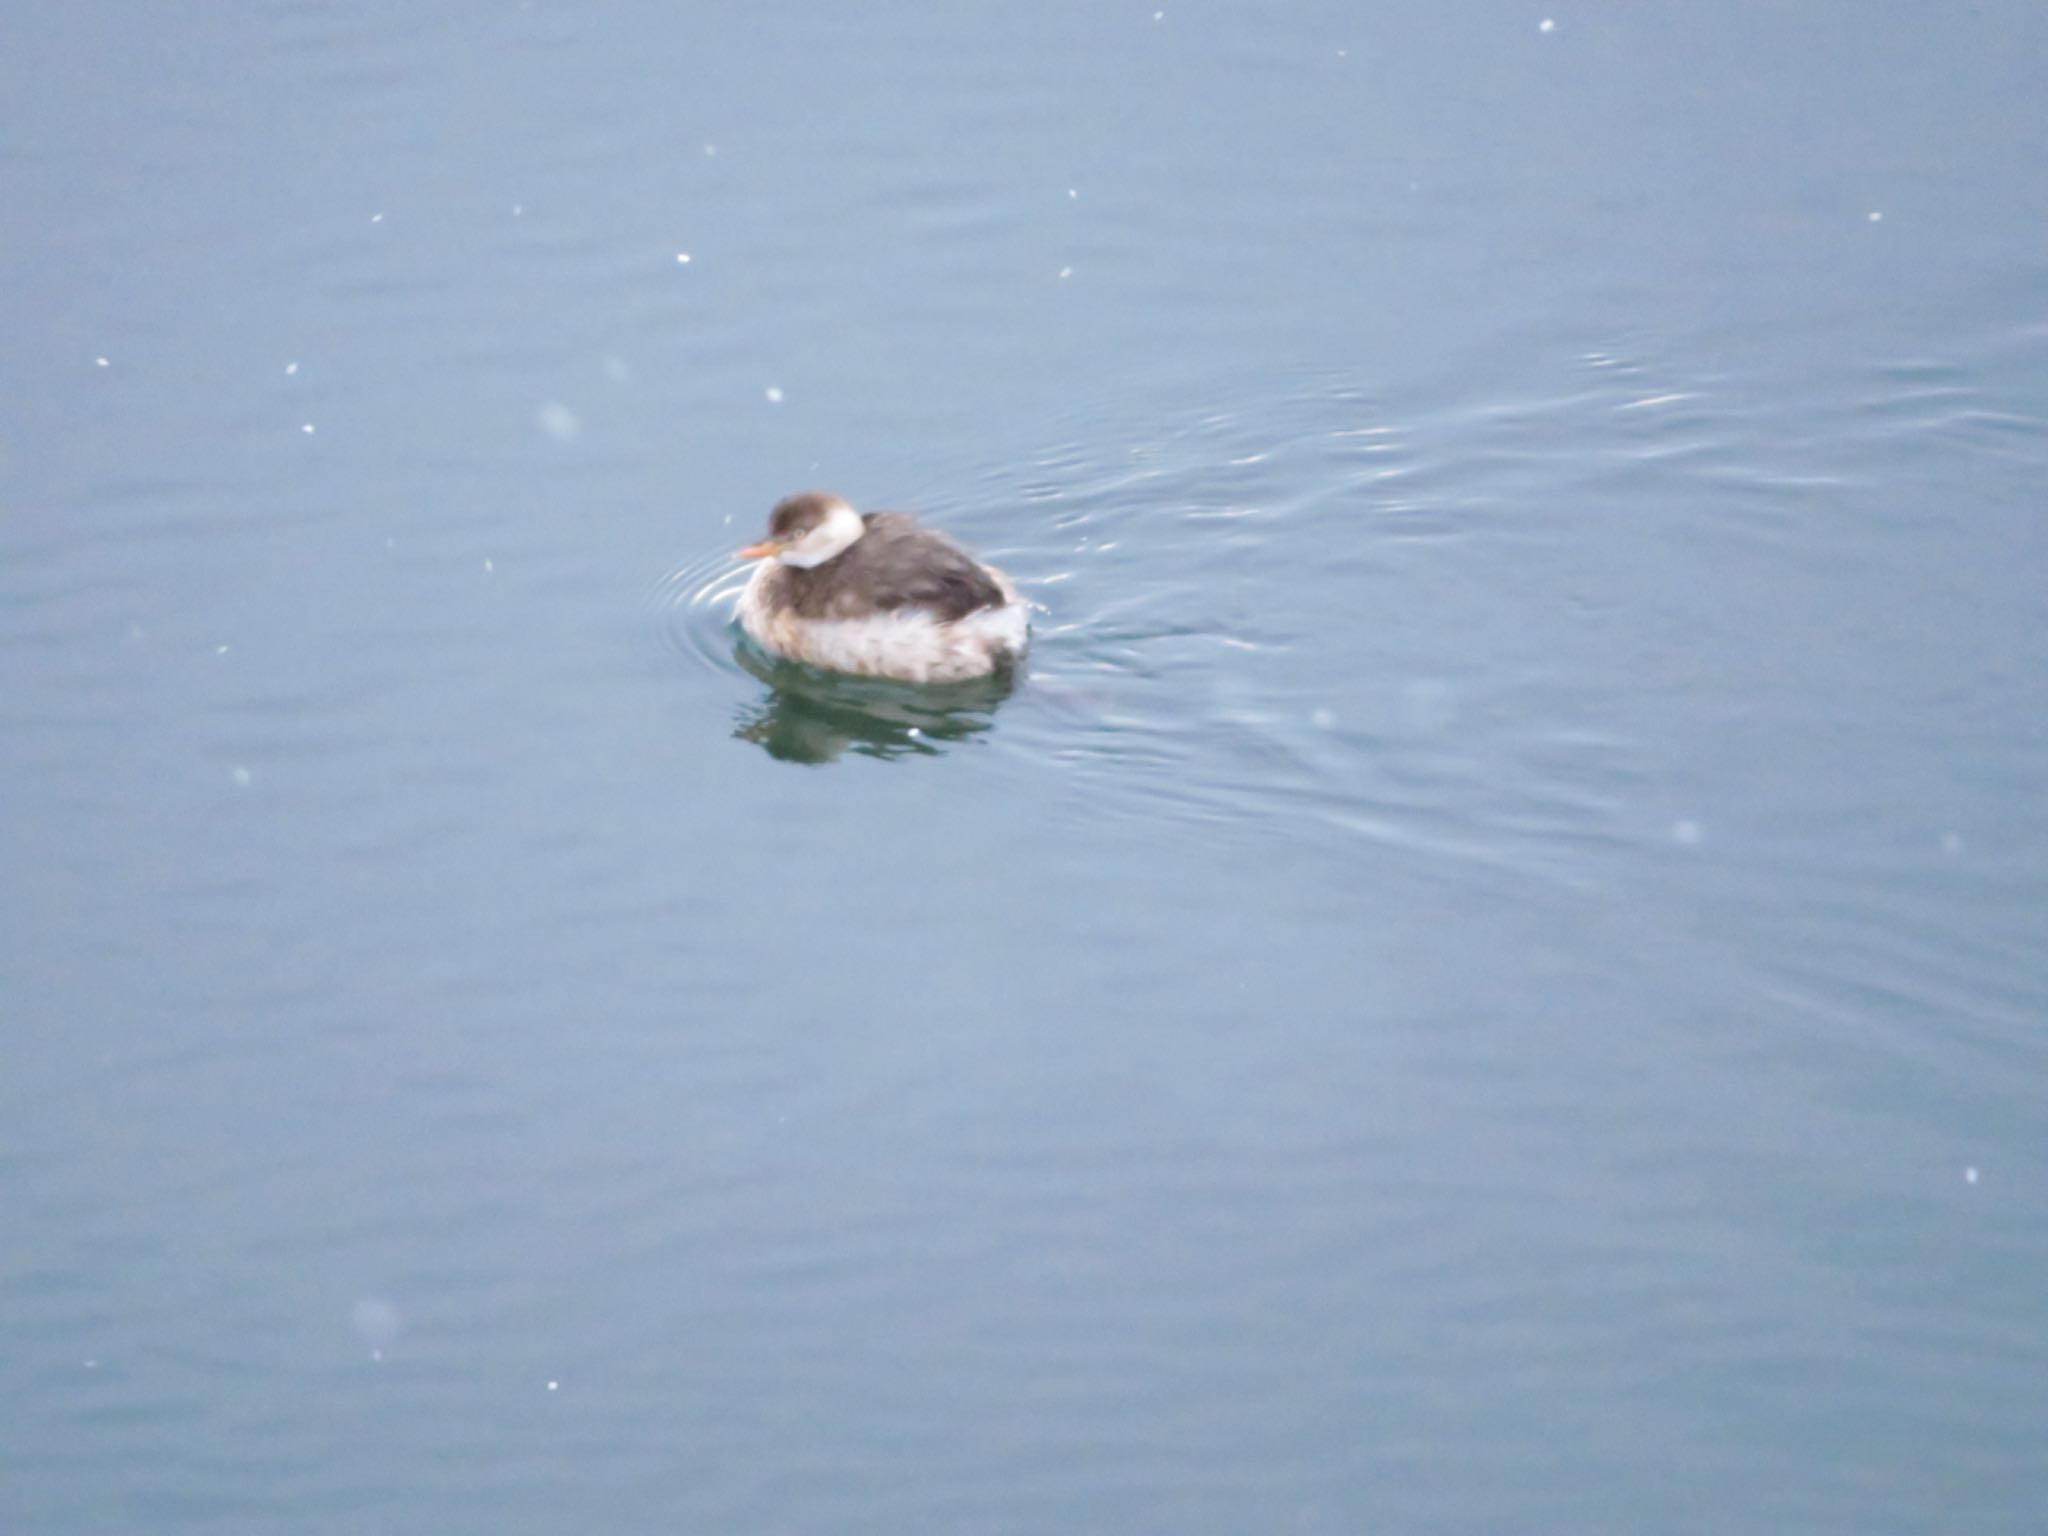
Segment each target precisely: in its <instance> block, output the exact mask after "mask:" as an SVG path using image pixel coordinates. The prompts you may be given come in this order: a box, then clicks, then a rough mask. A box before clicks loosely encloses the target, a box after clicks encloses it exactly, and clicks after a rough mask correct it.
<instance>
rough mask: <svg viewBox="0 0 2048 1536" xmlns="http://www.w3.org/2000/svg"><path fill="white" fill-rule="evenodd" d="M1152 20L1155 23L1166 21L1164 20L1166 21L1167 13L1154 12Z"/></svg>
mask: <svg viewBox="0 0 2048 1536" xmlns="http://www.w3.org/2000/svg"><path fill="white" fill-rule="evenodd" d="M1152 19H1153V20H1154V21H1164V20H1166V12H1164V11H1154V12H1153V13H1152Z"/></svg>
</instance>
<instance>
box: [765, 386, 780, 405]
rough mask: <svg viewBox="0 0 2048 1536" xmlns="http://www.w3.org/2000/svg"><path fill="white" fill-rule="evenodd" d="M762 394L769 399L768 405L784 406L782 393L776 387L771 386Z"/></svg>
mask: <svg viewBox="0 0 2048 1536" xmlns="http://www.w3.org/2000/svg"><path fill="white" fill-rule="evenodd" d="M762 393H763V394H765V395H766V396H767V397H768V403H769V404H770V405H780V404H782V391H781V390H780V389H778V388H777V387H776V386H775V385H773V384H770V385H769V386H768V387H767V388H766V389H765V390H763V391H762Z"/></svg>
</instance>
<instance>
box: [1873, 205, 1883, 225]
mask: <svg viewBox="0 0 2048 1536" xmlns="http://www.w3.org/2000/svg"><path fill="white" fill-rule="evenodd" d="M1870 222H1871V223H1873V224H1882V223H1883V222H1884V210H1883V209H1882V208H1873V209H1871V210H1870Z"/></svg>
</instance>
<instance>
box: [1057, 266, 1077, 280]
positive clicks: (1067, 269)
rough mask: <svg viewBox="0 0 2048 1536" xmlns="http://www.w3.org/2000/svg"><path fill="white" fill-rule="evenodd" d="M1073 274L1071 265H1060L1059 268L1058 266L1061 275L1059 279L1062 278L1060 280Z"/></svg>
mask: <svg viewBox="0 0 2048 1536" xmlns="http://www.w3.org/2000/svg"><path fill="white" fill-rule="evenodd" d="M1073 275H1074V269H1073V268H1072V267H1061V268H1060V277H1061V279H1062V280H1065V279H1066V278H1069V277H1072V276H1073Z"/></svg>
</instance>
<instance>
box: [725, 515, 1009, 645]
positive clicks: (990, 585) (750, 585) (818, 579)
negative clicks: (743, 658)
mask: <svg viewBox="0 0 2048 1536" xmlns="http://www.w3.org/2000/svg"><path fill="white" fill-rule="evenodd" d="M739 555H740V558H741V559H743V560H758V561H759V562H760V564H759V565H757V566H756V567H755V568H754V574H753V576H752V577H751V578H750V579H749V580H748V582H747V585H746V590H745V591H743V592H742V593H741V594H740V602H739V620H740V627H741V628H742V629H744V630H745V631H746V632H747V633H748V634H749V635H751V636H753V638H754V640H755V641H756V642H757V643H758V644H760V645H761V646H762V647H763V648H765V649H767V650H769V651H772V652H774V653H775V654H776V655H778V656H786V657H788V658H790V659H791V660H792V661H802V662H808V663H809V664H810V665H812V666H814V667H827V668H830V669H831V670H832V671H835V672H852V673H857V674H859V675H862V676H866V677H893V678H896V679H898V680H900V681H902V682H908V683H951V682H959V681H961V680H962V679H965V678H973V677H986V676H988V675H989V674H990V673H992V672H998V671H1006V670H1007V669H1009V668H1011V667H1014V666H1015V665H1016V663H1017V660H1018V658H1019V657H1021V656H1022V655H1023V654H1024V647H1025V644H1026V643H1027V640H1028V638H1029V634H1030V629H1031V610H1030V605H1029V604H1028V603H1026V602H1025V601H1024V599H1023V598H1021V597H1019V596H1018V595H1017V588H1016V587H1015V585H1013V584H1012V583H1011V581H1010V578H1009V577H1007V576H1005V575H1004V574H1003V573H1002V572H1001V571H999V570H997V569H996V568H995V567H994V566H992V565H984V564H982V563H981V562H980V561H979V560H976V559H975V558H974V557H973V556H972V555H970V554H968V553H967V551H965V550H964V549H962V548H961V547H960V546H959V545H957V544H955V543H954V542H953V541H952V540H951V539H949V538H947V537H946V536H945V535H944V534H942V533H937V532H934V531H933V530H931V529H929V528H924V527H920V526H919V525H918V522H917V519H916V518H914V517H911V516H910V515H909V514H908V513H904V512H869V513H867V514H866V515H862V514H861V513H859V512H856V511H854V510H853V508H852V507H851V506H850V505H848V503H847V501H846V499H845V498H844V497H841V496H835V495H833V494H832V493H831V492H829V491H801V492H799V493H798V494H796V495H794V496H789V497H785V498H784V499H783V500H782V501H780V502H778V503H776V506H775V510H774V511H773V512H772V513H770V514H769V517H768V536H767V537H766V538H765V539H763V540H761V541H760V542H759V543H758V544H749V545H748V546H747V547H746V548H745V549H743V550H741V551H739Z"/></svg>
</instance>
